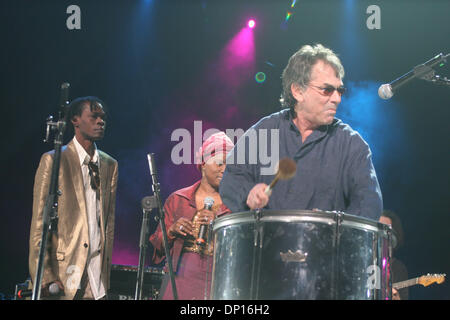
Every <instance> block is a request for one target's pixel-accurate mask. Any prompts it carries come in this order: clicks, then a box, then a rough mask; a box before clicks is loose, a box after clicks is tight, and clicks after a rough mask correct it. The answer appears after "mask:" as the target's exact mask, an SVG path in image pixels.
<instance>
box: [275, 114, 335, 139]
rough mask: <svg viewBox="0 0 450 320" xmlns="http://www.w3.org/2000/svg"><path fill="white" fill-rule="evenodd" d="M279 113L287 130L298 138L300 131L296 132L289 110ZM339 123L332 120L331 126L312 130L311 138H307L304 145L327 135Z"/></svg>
mask: <svg viewBox="0 0 450 320" xmlns="http://www.w3.org/2000/svg"><path fill="white" fill-rule="evenodd" d="M281 112H284V117H282V118H283V119H284V120H285V121H286V122H287V123H288V127H289V129H290V130H292V131H294V132H295V134H296V135H298V136H300V130H298V128H297V126H296V125H295V124H294V118H293V117H292V113H291V112H290V110H289V109H284V110H283V111H281ZM339 122H341V120H340V119H338V118H334V119H333V122H332V123H331V124H329V125H323V126H320V127H317V128H316V129H314V131H313V133H312V134H311V137H308V139H307V141H305V144H306V143H309V142H313V141H315V140H318V139H321V138H323V137H325V135H327V134H328V133H329V132H330V131H331V129H332V128H333V127H335V126H336V125H337V124H338V123H339Z"/></svg>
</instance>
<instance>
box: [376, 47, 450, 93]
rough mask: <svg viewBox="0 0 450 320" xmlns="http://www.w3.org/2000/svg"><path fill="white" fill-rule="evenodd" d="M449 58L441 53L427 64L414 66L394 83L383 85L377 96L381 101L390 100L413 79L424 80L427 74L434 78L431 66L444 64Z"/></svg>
mask: <svg viewBox="0 0 450 320" xmlns="http://www.w3.org/2000/svg"><path fill="white" fill-rule="evenodd" d="M448 56H450V54H447V55H445V56H444V55H443V54H442V53H440V54H438V55H437V56H435V57H433V58H431V59H430V60H428V61H427V62H425V63H423V64H419V65H418V66H415V67H414V68H413V69H412V70H410V71H409V72H408V73H406V74H404V75H402V76H401V77H399V78H397V79H395V80H394V81H392V82H390V83H385V84H382V85H381V86H380V88H378V95H379V96H380V98H381V99H385V100H387V99H390V98H392V96H393V95H394V93H395V91H396V90H397V89H398V88H400V87H401V86H402V85H404V84H405V83H407V82H409V81H411V80H412V79H414V78H424V77H425V78H426V77H427V76H428V75H429V74H432V75H431V76H434V71H433V69H431V68H432V67H433V66H435V65H436V64H438V63H445V62H447V60H446V58H447V57H448Z"/></svg>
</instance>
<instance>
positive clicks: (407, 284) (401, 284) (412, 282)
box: [392, 278, 419, 289]
mask: <svg viewBox="0 0 450 320" xmlns="http://www.w3.org/2000/svg"><path fill="white" fill-rule="evenodd" d="M416 284H419V278H414V279H409V280H405V281H400V282H396V283H394V284H393V285H392V288H394V289H403V288H406V287H410V286H414V285H416Z"/></svg>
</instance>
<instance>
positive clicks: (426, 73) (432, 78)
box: [416, 53, 450, 86]
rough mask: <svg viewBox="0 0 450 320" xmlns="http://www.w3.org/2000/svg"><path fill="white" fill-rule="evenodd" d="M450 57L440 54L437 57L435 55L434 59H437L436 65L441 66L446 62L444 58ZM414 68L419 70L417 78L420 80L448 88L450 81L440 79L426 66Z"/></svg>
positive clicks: (444, 78) (445, 78)
mask: <svg viewBox="0 0 450 320" xmlns="http://www.w3.org/2000/svg"><path fill="white" fill-rule="evenodd" d="M449 56H450V53H449V54H446V55H445V56H444V55H443V54H442V53H440V54H439V55H437V56H436V57H439V60H438V61H437V62H436V63H441V65H443V64H444V63H446V62H447V60H446V58H447V57H449ZM436 63H434V64H436ZM416 68H419V74H420V76H419V78H420V79H422V80H426V81H429V82H432V83H434V84H438V85H444V86H450V79H447V77H441V76H440V75H437V74H436V73H435V71H434V70H433V69H432V68H431V67H429V66H426V65H420V66H418V67H416Z"/></svg>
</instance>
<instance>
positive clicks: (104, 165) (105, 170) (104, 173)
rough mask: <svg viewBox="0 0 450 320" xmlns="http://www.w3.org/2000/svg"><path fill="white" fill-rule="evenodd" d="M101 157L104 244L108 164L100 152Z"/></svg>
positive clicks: (101, 216) (101, 223) (103, 236)
mask: <svg viewBox="0 0 450 320" xmlns="http://www.w3.org/2000/svg"><path fill="white" fill-rule="evenodd" d="M98 156H99V163H100V169H99V170H100V225H101V226H102V227H101V233H102V243H104V241H105V229H106V226H105V221H106V220H107V217H105V205H106V200H107V199H106V198H107V197H106V193H107V192H108V190H107V188H108V184H107V181H109V180H108V171H109V170H108V169H109V168H108V163H107V162H106V161H105V157H104V156H103V154H102V152H101V151H100V150H99V152H98Z"/></svg>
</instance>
